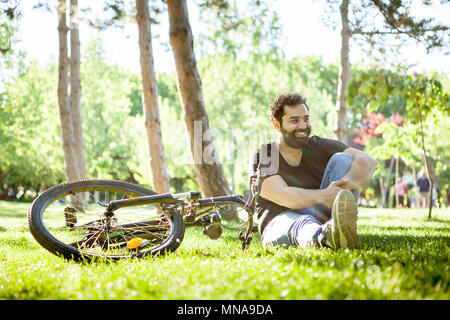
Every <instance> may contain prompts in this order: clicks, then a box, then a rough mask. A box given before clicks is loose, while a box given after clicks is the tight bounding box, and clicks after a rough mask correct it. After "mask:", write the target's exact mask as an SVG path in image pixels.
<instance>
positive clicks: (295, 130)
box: [280, 103, 311, 149]
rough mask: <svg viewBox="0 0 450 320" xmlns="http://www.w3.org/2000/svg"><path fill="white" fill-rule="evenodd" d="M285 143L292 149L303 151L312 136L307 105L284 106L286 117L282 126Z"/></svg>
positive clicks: (281, 130)
mask: <svg viewBox="0 0 450 320" xmlns="http://www.w3.org/2000/svg"><path fill="white" fill-rule="evenodd" d="M280 133H281V135H282V138H283V141H284V142H285V143H286V144H287V145H288V146H290V147H292V148H295V149H301V148H302V147H304V146H305V145H306V143H307V141H308V137H309V135H310V134H311V124H310V123H309V111H308V108H307V107H306V106H305V104H303V103H302V104H298V105H295V106H289V105H286V106H284V115H283V117H282V121H281V124H280Z"/></svg>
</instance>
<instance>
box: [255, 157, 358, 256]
mask: <svg viewBox="0 0 450 320" xmlns="http://www.w3.org/2000/svg"><path fill="white" fill-rule="evenodd" d="M352 161H353V156H352V155H350V154H346V153H336V154H334V155H333V156H332V157H331V158H330V160H329V162H328V164H327V167H326V169H325V172H324V176H323V179H322V183H321V185H320V188H321V189H324V188H326V187H328V185H329V184H330V183H331V182H333V181H337V180H339V179H341V178H342V177H343V176H344V175H345V174H346V173H347V171H348V170H349V169H350V167H351V165H352ZM352 193H353V196H352V194H350V192H341V193H340V195H338V197H340V199H338V197H336V198H337V199H336V201H335V205H334V207H335V208H334V209H333V210H334V212H333V213H334V214H335V215H334V218H335V219H334V220H337V221H330V222H329V223H326V224H323V223H324V222H326V221H329V220H330V219H331V218H332V210H329V209H327V208H325V207H323V206H316V207H313V208H307V209H301V210H288V211H285V212H282V213H280V214H279V215H277V216H276V217H275V218H273V219H272V221H271V222H270V223H269V224H268V225H267V226H266V228H265V229H264V232H263V235H262V243H263V246H264V247H266V246H270V245H272V246H275V245H285V246H300V247H303V248H306V247H310V246H316V247H322V246H330V247H333V248H340V247H351V248H354V247H356V248H359V246H360V244H359V239H358V238H357V235H356V214H357V201H358V200H357V199H358V197H359V190H353V191H352ZM353 225H354V227H353ZM341 227H343V228H345V232H341V233H340V232H339V230H340V228H341ZM354 235H356V239H353V238H354ZM341 238H342V241H340V239H341ZM330 239H331V240H332V241H331V242H330ZM341 242H342V243H341Z"/></svg>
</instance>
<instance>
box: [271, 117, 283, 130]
mask: <svg viewBox="0 0 450 320" xmlns="http://www.w3.org/2000/svg"><path fill="white" fill-rule="evenodd" d="M272 125H273V127H274V128H275V130H276V131H277V132H281V125H280V123H279V122H278V120H277V119H273V120H272Z"/></svg>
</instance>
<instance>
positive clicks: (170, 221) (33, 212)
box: [28, 180, 185, 261]
mask: <svg viewBox="0 0 450 320" xmlns="http://www.w3.org/2000/svg"><path fill="white" fill-rule="evenodd" d="M96 192H99V193H101V192H103V193H104V195H105V198H106V196H107V192H108V195H109V192H115V193H116V195H117V193H118V192H119V195H120V192H123V193H124V196H123V197H122V199H123V198H125V197H126V196H129V197H139V196H145V195H155V194H157V193H156V192H154V191H152V190H150V189H147V188H144V187H142V186H139V185H136V184H132V183H129V182H124V181H118V180H78V181H73V182H68V183H64V184H60V185H57V186H54V187H51V188H49V189H47V190H45V191H44V192H42V193H41V194H40V195H39V196H38V197H37V198H36V199H35V200H34V201H33V203H32V205H31V207H30V209H29V211H28V227H29V230H30V232H31V234H32V235H33V237H34V238H35V239H36V241H37V242H38V243H39V244H40V245H41V246H43V247H44V248H45V249H47V250H48V251H50V252H51V253H53V254H55V255H57V256H62V257H64V258H66V259H68V260H76V261H79V260H85V261H91V260H93V259H98V258H107V259H111V260H118V259H123V258H142V257H145V256H149V255H152V256H154V255H158V254H164V253H166V252H169V251H175V250H176V249H177V248H178V247H179V245H180V244H181V242H182V240H183V238H184V231H185V225H184V221H183V218H182V216H181V214H180V213H179V212H177V211H176V210H172V211H171V212H170V215H165V216H164V218H165V219H166V220H164V221H167V226H168V227H170V232H168V234H167V238H165V239H164V240H162V241H161V243H160V244H157V245H155V247H153V248H151V249H149V250H146V251H142V252H134V251H131V250H130V252H129V254H128V253H124V254H116V253H112V254H107V253H105V254H104V253H103V252H101V253H98V252H90V251H87V250H83V248H80V246H74V245H73V243H71V244H69V243H66V242H68V241H62V240H61V239H58V236H56V233H57V232H58V231H59V232H63V231H61V230H63V229H64V228H65V230H64V232H65V233H64V234H69V233H70V232H69V231H67V230H69V228H68V227H67V226H64V227H61V228H57V229H55V228H52V227H48V226H47V225H46V222H44V220H46V221H47V219H46V218H44V214H45V213H46V210H47V209H48V208H49V207H51V208H53V207H57V208H58V210H57V211H59V209H60V207H61V204H60V202H61V201H62V200H64V199H66V198H69V199H70V198H71V197H72V196H76V195H77V194H87V195H88V198H89V199H88V200H85V201H86V203H87V204H86V206H87V207H88V208H90V207H94V209H95V214H97V215H100V211H101V208H100V207H101V206H102V203H101V202H99V201H96V200H97V199H96V198H95V194H96ZM91 195H92V198H93V199H91ZM79 197H81V196H79ZM72 199H73V198H72ZM68 201H70V200H68ZM94 201H96V202H97V203H96V204H95V203H94ZM95 205H97V207H98V208H96V207H95ZM103 206H104V205H103ZM89 210H90V209H89ZM48 211H50V209H49V210H48ZM57 213H58V215H57V219H62V217H61V216H62V215H61V212H57ZM84 213H85V212H83V214H84ZM52 214H54V213H52ZM85 215H86V216H87V215H88V214H85ZM48 216H51V214H50V213H48ZM128 216H129V217H132V218H133V219H134V217H133V214H132V213H131V214H129V215H128ZM97 217H98V216H97ZM49 221H53V220H49ZM96 221H100V220H96ZM154 221H157V220H154ZM158 221H159V220H158ZM58 223H60V221H59V220H58ZM66 223H67V220H66ZM98 223H100V222H98ZM134 223H135V224H136V222H134ZM119 226H125V225H119ZM133 226H135V225H133ZM52 229H54V230H57V231H54V230H53V231H51V230H52ZM118 230H119V229H118ZM134 230H136V229H134ZM164 230H165V229H164ZM164 230H163V231H162V232H161V231H159V232H160V233H158V237H155V235H156V233H155V235H152V234H151V233H149V232H148V231H146V232H147V233H148V234H149V235H152V237H154V238H152V239H157V240H159V238H160V237H161V234H162V233H164V236H165V231H164ZM77 231H79V230H77ZM133 232H134V231H133ZM139 232H142V230H139ZM121 237H122V236H121ZM108 241H109V237H108ZM108 245H109V242H108ZM108 248H109V247H108ZM96 250H98V249H96ZM102 250H103V248H102ZM124 250H125V249H124Z"/></svg>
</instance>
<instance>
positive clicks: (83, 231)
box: [28, 180, 185, 260]
mask: <svg viewBox="0 0 450 320" xmlns="http://www.w3.org/2000/svg"><path fill="white" fill-rule="evenodd" d="M154 194H157V193H156V192H154V191H152V190H150V189H147V188H144V187H141V186H138V185H135V184H132V183H128V182H123V181H115V180H81V181H74V182H69V183H65V184H61V185H57V186H54V187H52V188H50V189H48V190H46V191H44V192H43V193H42V194H40V195H39V196H38V197H37V198H36V199H35V200H34V201H33V203H32V205H31V208H30V210H29V212H28V225H29V229H30V231H31V233H32V235H33V236H34V238H35V239H36V240H37V241H38V242H39V244H41V245H42V246H43V247H44V248H45V249H47V250H48V251H50V252H51V253H53V254H56V255H58V256H62V257H64V258H66V259H73V260H80V259H84V260H92V259H93V258H107V259H113V260H117V259H122V258H133V257H137V258H140V257H144V256H148V255H157V254H163V253H165V252H167V251H174V250H176V249H177V248H178V247H179V245H180V244H181V241H182V240H183V237H184V229H185V226H184V221H183V218H182V217H181V214H180V213H179V212H178V211H176V210H171V211H167V210H161V208H160V207H159V205H156V206H155V205H141V206H133V207H126V208H120V209H118V210H116V211H114V215H113V216H112V217H111V216H105V214H104V213H105V210H106V206H107V204H108V203H109V202H110V201H112V200H120V199H128V198H135V197H140V196H146V195H154Z"/></svg>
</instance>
